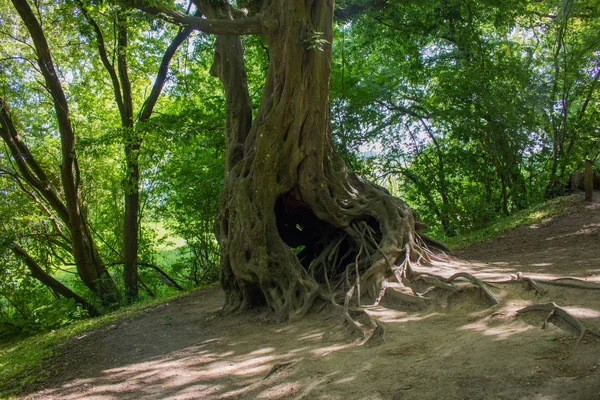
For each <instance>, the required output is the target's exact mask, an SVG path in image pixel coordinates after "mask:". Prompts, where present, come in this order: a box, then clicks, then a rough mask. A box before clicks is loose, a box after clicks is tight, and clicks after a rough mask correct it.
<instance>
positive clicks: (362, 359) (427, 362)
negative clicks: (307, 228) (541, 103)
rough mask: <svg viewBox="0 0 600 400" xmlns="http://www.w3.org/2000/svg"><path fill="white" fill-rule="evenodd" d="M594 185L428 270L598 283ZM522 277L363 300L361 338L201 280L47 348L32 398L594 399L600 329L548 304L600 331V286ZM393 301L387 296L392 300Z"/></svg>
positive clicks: (332, 323) (598, 384)
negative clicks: (573, 322)
mask: <svg viewBox="0 0 600 400" xmlns="http://www.w3.org/2000/svg"><path fill="white" fill-rule="evenodd" d="M599 197H600V196H599V194H598V193H596V201H595V202H594V203H592V204H589V203H587V204H586V203H584V202H583V199H582V197H581V196H573V199H572V200H570V201H569V207H568V208H567V212H566V213H565V214H564V215H561V216H559V217H556V218H554V219H553V220H550V221H546V222H544V223H542V224H537V225H530V226H522V227H519V228H517V229H514V230H511V231H508V232H504V233H502V234H499V235H497V236H496V237H495V238H494V239H493V240H492V241H488V242H484V243H479V244H475V245H472V246H470V247H468V248H466V249H462V250H459V251H457V252H456V254H455V256H456V258H453V259H452V260H450V261H449V262H447V263H436V264H435V265H434V266H433V267H420V270H428V271H429V272H433V273H437V274H442V275H445V276H450V275H451V274H453V273H455V272H459V271H465V272H469V273H471V274H473V275H475V276H477V277H478V278H480V279H484V280H486V281H500V280H507V279H511V275H515V274H516V273H517V272H519V271H520V272H522V273H523V274H524V275H525V276H527V277H531V278H534V279H555V278H559V277H572V278H578V279H581V280H585V281H588V282H595V283H600V199H598V198H599ZM541 286H542V287H543V288H544V289H546V290H547V291H548V292H547V294H545V295H538V294H536V293H535V292H533V291H530V290H528V289H527V288H526V287H525V285H522V284H520V283H518V284H517V283H513V284H509V283H505V284H496V285H494V287H490V290H491V291H492V292H493V293H494V294H495V295H496V296H497V298H498V299H499V300H500V304H499V305H498V306H495V307H491V308H490V307H489V306H490V304H489V303H488V300H487V299H486V298H485V297H484V296H483V295H482V294H481V293H480V292H479V289H476V288H474V287H473V288H472V289H469V288H466V289H465V290H463V291H462V292H460V293H458V294H452V295H449V294H445V293H442V292H439V294H438V296H437V297H436V299H435V301H433V302H432V304H431V305H430V306H428V307H427V308H425V309H421V310H419V309H407V308H404V309H402V307H401V306H400V307H399V305H398V304H396V305H394V307H390V308H386V307H384V306H380V307H377V308H373V309H371V310H370V311H369V312H370V313H371V314H372V315H373V316H375V317H378V318H379V320H380V321H382V322H383V323H384V325H385V327H386V334H385V340H386V341H385V343H383V344H380V345H377V346H362V345H360V343H359V342H358V341H357V339H356V338H355V337H354V336H351V335H350V334H349V333H348V332H347V330H346V329H345V328H344V325H343V323H342V322H341V321H340V319H341V318H340V316H339V315H336V314H333V313H328V312H322V313H318V314H312V315H309V316H308V317H306V318H305V319H303V320H302V321H300V322H296V323H291V324H288V323H284V324H277V323H274V322H272V321H270V320H269V317H268V316H267V315H266V314H264V313H260V312H250V313H245V314H242V315H229V316H220V315H219V314H218V310H219V307H220V306H221V304H222V303H223V294H222V292H221V290H220V289H219V288H210V289H204V290H199V291H196V292H193V293H192V294H190V295H187V296H182V297H179V298H177V299H176V300H174V301H171V302H169V303H166V304H162V305H160V306H157V307H154V308H152V309H149V310H148V311H146V312H145V313H144V314H142V315H139V316H137V317H133V318H130V319H127V320H121V321H118V322H115V323H112V324H109V325H106V326H104V327H101V328H99V329H97V330H95V331H91V332H89V333H87V334H84V335H81V336H79V337H76V338H73V339H72V340H70V341H69V342H68V343H66V344H65V345H64V347H63V348H62V350H61V355H60V356H57V357H55V358H53V359H51V360H49V362H48V364H49V365H51V366H52V367H51V368H52V370H53V371H52V374H51V378H50V379H49V380H48V381H46V382H44V383H43V384H42V385H41V386H39V387H37V388H35V390H36V391H35V392H32V393H30V394H28V395H24V396H23V398H26V399H71V400H74V399H86V400H100V399H344V400H350V399H373V400H374V399H390V400H392V399H393V400H397V399H510V400H515V399H540V400H541V399H600V340H599V339H598V338H595V337H594V336H592V335H589V334H588V335H586V336H585V337H584V338H583V340H582V341H581V342H580V343H579V344H578V345H577V346H576V345H575V343H576V337H577V334H576V333H575V332H574V331H572V330H571V329H570V328H569V326H568V325H567V324H564V323H561V322H560V320H555V319H554V318H552V319H550V323H549V324H548V326H547V327H546V329H545V330H544V329H541V326H542V324H543V322H544V319H545V317H546V314H547V313H545V312H530V313H524V314H517V310H519V309H521V308H523V307H525V306H527V305H530V304H534V303H544V302H548V301H554V302H555V303H557V304H558V305H559V306H561V307H564V308H565V309H566V310H567V311H569V312H570V313H571V314H572V315H574V316H576V317H577V318H578V319H579V320H580V321H581V322H583V323H584V324H585V325H586V326H587V327H588V328H591V329H593V330H595V331H596V332H600V292H599V291H597V290H596V291H595V290H583V289H574V288H568V287H556V286H550V285H541ZM388 306H390V305H389V304H388Z"/></svg>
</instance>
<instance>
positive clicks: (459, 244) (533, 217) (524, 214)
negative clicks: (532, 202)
mask: <svg viewBox="0 0 600 400" xmlns="http://www.w3.org/2000/svg"><path fill="white" fill-rule="evenodd" d="M580 202H582V197H581V196H578V195H571V196H565V197H558V198H556V199H552V200H549V201H546V202H544V203H541V204H538V205H536V206H534V207H532V208H529V209H527V210H521V211H518V212H516V213H514V214H513V215H510V216H508V217H505V218H501V219H498V220H496V221H494V222H492V223H491V224H490V225H489V226H487V227H485V228H482V229H478V230H476V231H472V232H469V233H466V234H463V235H458V236H444V237H441V238H440V239H439V240H441V241H442V242H444V243H445V244H446V245H447V246H448V247H450V249H452V250H456V249H461V248H464V247H468V246H470V245H472V244H474V243H479V242H484V241H487V240H491V239H493V238H494V237H495V236H496V235H497V234H498V233H501V232H506V231H509V230H511V229H514V228H517V227H519V226H524V225H533V224H544V223H547V222H550V221H552V220H553V219H554V218H556V217H559V216H561V215H564V214H566V213H568V210H569V209H570V208H572V207H574V206H575V204H578V203H580Z"/></svg>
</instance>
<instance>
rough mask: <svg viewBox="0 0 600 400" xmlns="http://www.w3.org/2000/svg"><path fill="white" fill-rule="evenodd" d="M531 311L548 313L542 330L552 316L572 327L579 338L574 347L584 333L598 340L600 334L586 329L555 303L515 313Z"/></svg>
mask: <svg viewBox="0 0 600 400" xmlns="http://www.w3.org/2000/svg"><path fill="white" fill-rule="evenodd" d="M531 311H546V312H548V316H547V317H546V319H545V320H544V323H543V325H542V329H546V326H547V325H548V320H549V319H550V318H551V317H553V316H556V317H559V318H561V319H562V320H563V321H565V322H566V323H568V324H569V325H570V326H572V327H573V328H574V329H575V330H576V331H577V332H578V333H579V336H578V337H577V341H576V342H575V346H577V345H578V344H579V342H580V341H581V339H583V337H584V336H585V334H586V333H590V334H591V335H593V336H596V337H599V338H600V334H598V333H596V332H594V331H592V330H590V329H588V328H586V327H585V326H584V325H583V324H582V323H581V322H580V321H579V320H578V319H577V318H575V317H574V316H572V315H571V314H570V313H569V312H568V311H566V310H565V309H563V308H561V307H559V306H558V305H556V303H554V302H550V303H542V304H532V305H530V306H527V307H525V308H522V309H520V310H519V311H517V313H518V314H522V313H525V312H531Z"/></svg>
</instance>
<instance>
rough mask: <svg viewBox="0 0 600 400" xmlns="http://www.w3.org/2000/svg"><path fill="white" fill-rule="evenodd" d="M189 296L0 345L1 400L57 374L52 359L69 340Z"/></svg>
mask: <svg viewBox="0 0 600 400" xmlns="http://www.w3.org/2000/svg"><path fill="white" fill-rule="evenodd" d="M186 295H189V292H188V293H176V294H173V295H170V296H166V297H162V298H160V299H151V300H148V301H145V302H142V303H138V304H134V305H131V306H128V307H124V308H121V309H120V310H117V311H115V312H112V313H109V314H105V315H103V316H100V317H97V318H90V319H86V320H83V321H78V322H75V323H73V324H72V325H69V326H66V327H64V328H60V329H56V330H53V331H50V332H45V333H40V334H37V335H35V336H31V337H28V338H25V339H21V340H15V341H11V342H9V343H4V344H0V399H7V398H11V396H15V395H17V394H18V393H20V392H22V391H24V390H25V389H26V388H27V387H28V386H30V385H32V384H35V383H37V382H41V381H43V380H44V379H47V378H48V377H49V376H50V375H51V374H52V372H54V366H53V365H52V363H51V361H50V360H51V358H52V357H53V356H56V355H58V354H60V346H61V345H62V344H63V343H65V342H66V341H67V340H68V339H70V338H72V337H74V336H78V335H81V334H83V333H85V332H89V331H91V330H94V329H96V328H98V327H100V326H102V325H105V324H107V323H110V322H114V321H117V320H122V319H127V318H131V317H134V316H137V315H140V314H143V313H145V312H148V311H149V310H150V309H152V308H154V307H155V306H157V305H159V304H162V303H164V302H167V301H171V300H173V299H174V298H177V297H181V296H186Z"/></svg>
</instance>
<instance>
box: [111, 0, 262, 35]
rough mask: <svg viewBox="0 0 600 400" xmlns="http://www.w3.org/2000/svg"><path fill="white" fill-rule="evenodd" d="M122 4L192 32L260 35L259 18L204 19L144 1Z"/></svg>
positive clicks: (130, 1) (128, 0)
mask: <svg viewBox="0 0 600 400" xmlns="http://www.w3.org/2000/svg"><path fill="white" fill-rule="evenodd" d="M122 2H123V4H124V5H126V6H128V7H132V8H136V9H138V10H141V11H144V12H146V13H148V14H151V15H154V16H157V17H159V18H161V19H163V20H165V21H167V22H171V23H174V24H177V25H184V26H186V27H190V28H192V29H194V30H197V31H201V32H204V33H210V34H216V35H232V36H240V35H242V36H243V35H258V34H261V33H262V24H261V22H260V19H259V17H250V18H243V19H236V20H223V19H206V18H200V17H197V16H193V15H186V14H184V13H182V12H179V11H176V10H172V9H170V8H167V7H162V6H154V5H150V4H149V2H148V1H145V0H122Z"/></svg>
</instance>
